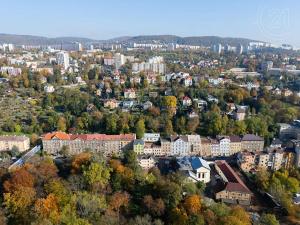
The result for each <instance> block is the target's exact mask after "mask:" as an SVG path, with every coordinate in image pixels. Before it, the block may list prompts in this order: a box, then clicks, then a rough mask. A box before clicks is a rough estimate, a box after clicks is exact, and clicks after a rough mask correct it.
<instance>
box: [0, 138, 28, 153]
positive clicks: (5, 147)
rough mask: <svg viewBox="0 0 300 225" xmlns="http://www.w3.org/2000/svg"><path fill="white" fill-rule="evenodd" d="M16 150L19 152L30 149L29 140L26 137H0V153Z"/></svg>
mask: <svg viewBox="0 0 300 225" xmlns="http://www.w3.org/2000/svg"><path fill="white" fill-rule="evenodd" d="M13 148H17V149H18V150H19V151H20V152H24V151H27V150H28V149H29V148H30V140H29V138H28V137H26V136H13V135H2V136H0V151H10V150H12V149H13Z"/></svg>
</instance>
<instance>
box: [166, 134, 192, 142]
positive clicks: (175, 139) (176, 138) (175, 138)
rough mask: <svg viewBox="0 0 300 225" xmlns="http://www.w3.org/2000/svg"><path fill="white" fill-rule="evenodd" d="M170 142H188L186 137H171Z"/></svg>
mask: <svg viewBox="0 0 300 225" xmlns="http://www.w3.org/2000/svg"><path fill="white" fill-rule="evenodd" d="M170 139H171V142H174V141H177V140H178V139H181V140H183V141H184V142H188V137H187V136H186V135H171V136H170Z"/></svg>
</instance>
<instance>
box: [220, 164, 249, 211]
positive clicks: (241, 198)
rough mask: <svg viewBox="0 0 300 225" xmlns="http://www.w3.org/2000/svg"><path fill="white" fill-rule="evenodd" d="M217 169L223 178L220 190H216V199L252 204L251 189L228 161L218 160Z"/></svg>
mask: <svg viewBox="0 0 300 225" xmlns="http://www.w3.org/2000/svg"><path fill="white" fill-rule="evenodd" d="M215 169H216V171H217V173H218V174H219V176H220V177H221V179H222V181H221V183H220V185H219V187H218V189H219V190H216V194H215V196H216V199H217V200H220V201H222V202H225V203H231V204H241V205H250V204H251V197H252V193H251V191H250V190H249V189H248V187H247V186H246V185H245V184H244V182H243V181H242V180H241V178H240V177H239V176H238V175H237V174H236V173H235V172H234V170H233V169H232V168H231V167H230V166H229V165H228V164H227V162H226V161H224V160H218V161H216V162H215Z"/></svg>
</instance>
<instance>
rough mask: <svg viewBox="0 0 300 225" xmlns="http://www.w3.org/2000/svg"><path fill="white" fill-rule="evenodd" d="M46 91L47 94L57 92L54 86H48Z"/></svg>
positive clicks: (45, 88)
mask: <svg viewBox="0 0 300 225" xmlns="http://www.w3.org/2000/svg"><path fill="white" fill-rule="evenodd" d="M44 91H45V92H46V93H53V92H54V91H55V89H54V87H53V86H52V85H46V86H45V87H44Z"/></svg>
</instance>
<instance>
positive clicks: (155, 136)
mask: <svg viewBox="0 0 300 225" xmlns="http://www.w3.org/2000/svg"><path fill="white" fill-rule="evenodd" d="M159 139H160V133H145V134H144V137H143V140H144V141H145V142H157V141H159Z"/></svg>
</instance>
